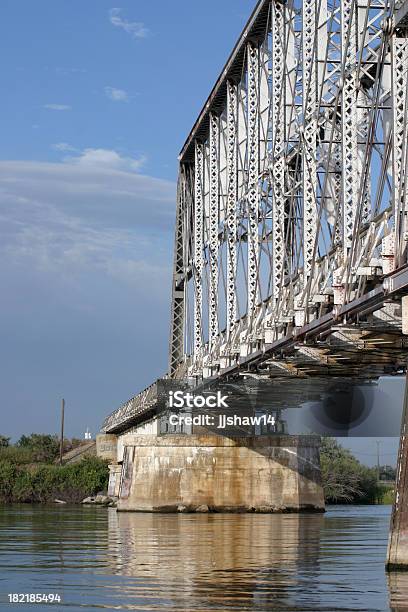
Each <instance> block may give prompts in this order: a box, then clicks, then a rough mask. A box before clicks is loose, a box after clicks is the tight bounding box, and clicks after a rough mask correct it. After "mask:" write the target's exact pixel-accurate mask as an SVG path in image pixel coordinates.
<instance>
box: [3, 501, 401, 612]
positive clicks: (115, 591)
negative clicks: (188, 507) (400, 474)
mask: <svg viewBox="0 0 408 612" xmlns="http://www.w3.org/2000/svg"><path fill="white" fill-rule="evenodd" d="M389 514H390V507H389V506H357V507H356V506H353V507H332V508H330V509H329V510H328V512H327V513H326V514H325V515H295V514H287V515H259V514H258V515H253V514H250V515H244V514H239V515H227V514H212V515H201V514H200V515H195V514H194V515H191V514H179V515H171V514H165V515H163V514H161V515H160V514H117V513H116V512H115V510H113V509H106V508H84V507H67V506H61V507H40V506H9V507H2V508H0V593H1V602H2V603H1V604H0V609H1V610H10V609H19V608H20V609H21V608H24V609H37V610H40V609H41V610H43V609H50V608H53V609H58V610H65V609H68V610H92V609H94V608H95V609H96V608H99V609H100V608H105V609H108V610H140V611H145V610H176V611H179V610H188V611H192V612H193V611H200V612H204V611H206V610H211V611H222V612H224V611H229V610H231V611H232V610H253V611H254V610H259V611H261V610H262V611H264V610H267V611H268V612H270V611H275V610H290V611H300V610H312V611H314V612H318V611H321V610H324V611H330V612H334V611H336V610H353V611H355V610H367V611H369V612H373V611H375V610H408V607H405V605H407V606H408V573H407V574H401V575H397V574H395V575H391V576H389V577H387V575H386V573H385V571H384V558H385V553H386V546H387V537H388V525H389ZM8 593H58V594H60V596H61V598H62V602H61V604H52V605H51V604H50V605H48V606H46V605H45V604H31V605H30V604H24V605H23V606H19V605H12V604H8V603H7V594H8ZM390 598H391V601H392V604H390Z"/></svg>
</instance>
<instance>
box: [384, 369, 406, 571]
mask: <svg viewBox="0 0 408 612" xmlns="http://www.w3.org/2000/svg"><path fill="white" fill-rule="evenodd" d="M386 568H387V570H388V571H395V570H407V571H408V370H407V377H406V380H405V395H404V408H403V413H402V422H401V437H400V446H399V451H398V464H397V480H396V485H395V501H394V505H393V509H392V515H391V525H390V537H389V542H388V554H387V563H386Z"/></svg>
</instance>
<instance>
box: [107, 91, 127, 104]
mask: <svg viewBox="0 0 408 612" xmlns="http://www.w3.org/2000/svg"><path fill="white" fill-rule="evenodd" d="M105 95H106V96H107V97H108V98H110V99H111V100H113V101H114V102H129V96H128V94H127V92H126V91H125V90H124V89H116V87H105Z"/></svg>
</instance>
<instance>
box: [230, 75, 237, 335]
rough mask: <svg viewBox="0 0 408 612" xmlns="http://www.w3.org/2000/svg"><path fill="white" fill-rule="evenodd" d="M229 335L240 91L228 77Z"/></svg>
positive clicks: (233, 291)
mask: <svg viewBox="0 0 408 612" xmlns="http://www.w3.org/2000/svg"><path fill="white" fill-rule="evenodd" d="M227 96H228V97H227V137H228V142H227V186H228V195H227V233H228V244H227V336H228V337H229V335H230V334H231V332H232V330H233V328H234V325H235V321H236V318H237V295H236V283H235V279H236V274H237V203H238V202H237V200H238V177H237V172H238V168H237V157H238V126H237V122H238V92H237V86H236V84H235V83H233V82H232V81H228V91H227Z"/></svg>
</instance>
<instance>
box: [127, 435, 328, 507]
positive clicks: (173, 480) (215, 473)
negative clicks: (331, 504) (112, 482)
mask: <svg viewBox="0 0 408 612" xmlns="http://www.w3.org/2000/svg"><path fill="white" fill-rule="evenodd" d="M122 444H123V448H124V454H123V465H122V473H121V481H120V490H119V501H118V510H119V511H136V512H197V511H198V512H208V511H210V512H211V511H212V512H264V513H267V512H304V511H312V512H313V511H314V512H323V511H324V497H323V490H322V486H321V474H320V457H319V447H320V439H319V438H318V437H316V436H287V435H274V436H268V435H266V436H259V437H235V438H226V437H223V436H218V435H214V434H206V435H183V434H182V435H180V434H171V435H165V436H160V435H137V434H136V435H135V434H127V435H124V436H123V440H122V441H121V445H122Z"/></svg>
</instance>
